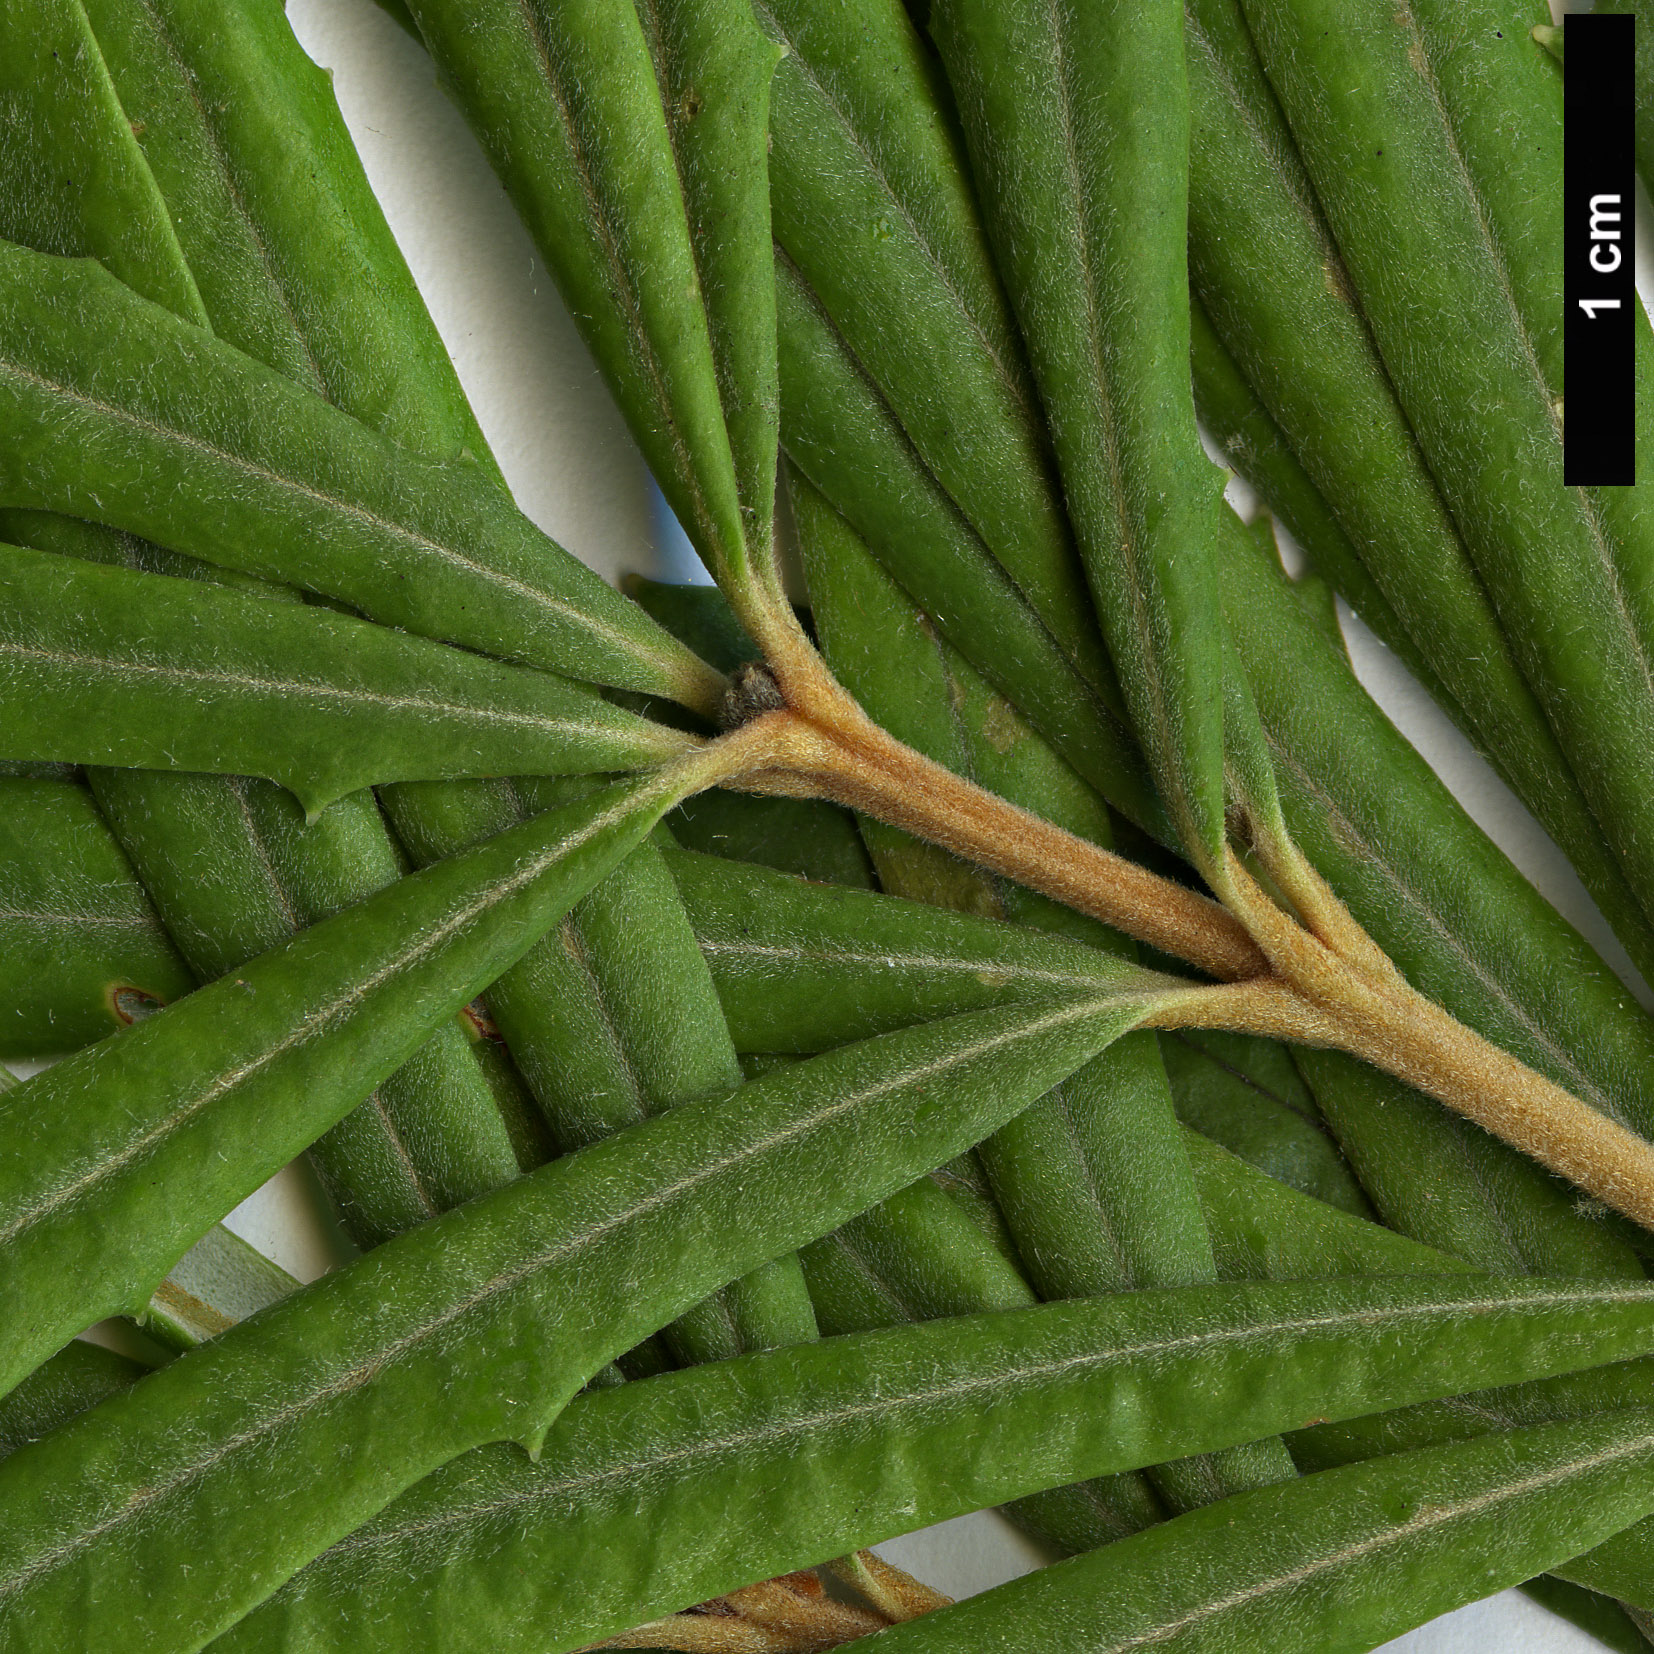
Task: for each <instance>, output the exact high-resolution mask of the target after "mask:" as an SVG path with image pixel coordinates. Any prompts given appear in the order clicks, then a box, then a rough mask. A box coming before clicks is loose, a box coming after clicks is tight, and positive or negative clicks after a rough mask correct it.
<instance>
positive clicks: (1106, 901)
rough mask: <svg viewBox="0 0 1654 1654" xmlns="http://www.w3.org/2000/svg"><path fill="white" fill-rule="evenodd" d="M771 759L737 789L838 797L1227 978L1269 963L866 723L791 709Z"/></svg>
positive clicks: (1165, 883)
mask: <svg viewBox="0 0 1654 1654" xmlns="http://www.w3.org/2000/svg"><path fill="white" fill-rule="evenodd" d="M761 726H768V727H767V730H766V733H767V735H768V737H769V740H770V743H771V750H772V752H773V757H772V759H771V762H770V763H769V764H767V765H766V766H765V767H763V768H761V769H756V770H753V771H749V772H748V773H746V774H743V775H741V776H740V777H739V779H738V780H734V781H733V782H731V783H730V784H733V785H737V786H740V787H742V788H744V789H746V790H749V791H752V792H768V793H783V794H789V795H793V796H803V797H814V798H829V799H832V800H833V801H834V802H835V803H838V804H844V805H847V806H849V807H850V808H851V809H854V810H861V811H864V812H865V813H866V814H868V815H871V816H876V817H877V818H878V819H879V820H880V821H885V822H888V823H889V824H890V825H891V826H893V827H901V828H904V829H906V830H907V831H908V832H910V833H912V834H914V835H915V836H916V837H918V838H922V839H925V840H927V841H929V842H930V843H931V844H936V845H940V846H941V847H942V848H943V849H944V850H951V851H952V852H953V853H954V854H955V855H957V856H960V857H962V858H963V859H965V860H966V861H970V862H974V863H976V864H977V865H978V866H980V867H985V868H987V869H988V870H989V871H990V872H993V873H998V874H1001V875H1002V876H1003V877H1005V878H1007V879H1011V880H1014V881H1015V882H1016V883H1018V884H1022V885H1026V886H1027V887H1028V888H1029V889H1031V890H1037V891H1039V892H1040V893H1041V894H1042V895H1045V896H1050V897H1051V898H1052V899H1053V900H1054V901H1059V902H1061V903H1063V904H1064V905H1065V906H1067V907H1072V908H1074V909H1076V910H1077V911H1078V912H1081V913H1085V914H1089V915H1090V917H1092V918H1093V919H1099V920H1101V921H1102V922H1103V923H1104V924H1106V925H1113V926H1114V927H1115V928H1116V929H1119V930H1123V931H1125V932H1126V933H1127V934H1128V935H1131V936H1135V937H1136V938H1137V939H1138V940H1139V941H1143V942H1147V943H1149V944H1150V945H1151V946H1153V947H1157V948H1159V949H1161V951H1162V952H1165V953H1170V954H1173V955H1175V956H1176V957H1177V958H1180V959H1186V960H1188V962H1189V963H1190V964H1191V965H1194V966H1196V967H1197V968H1198V969H1200V970H1203V971H1205V972H1206V973H1207V974H1208V975H1211V976H1215V977H1219V978H1221V979H1223V980H1226V981H1232V980H1237V979H1241V978H1245V977H1251V976H1257V975H1259V974H1261V973H1263V972H1264V971H1267V969H1268V961H1267V960H1266V959H1265V958H1264V956H1263V954H1262V953H1261V952H1260V951H1259V949H1258V947H1257V944H1256V943H1254V942H1253V941H1252V939H1251V938H1250V937H1249V936H1248V935H1247V934H1246V931H1245V929H1244V928H1243V927H1242V925H1241V924H1240V922H1239V921H1238V920H1237V919H1235V917H1234V916H1233V915H1232V914H1230V913H1227V912H1225V911H1224V909H1223V908H1221V907H1220V906H1219V905H1218V904H1217V903H1216V902H1214V901H1212V900H1211V899H1210V898H1209V897H1206V896H1202V895H1200V894H1199V893H1198V892H1196V891H1193V890H1188V889H1185V888H1184V887H1183V886H1182V885H1179V884H1173V883H1172V882H1171V881H1170V880H1169V879H1162V878H1160V877H1159V876H1158V875H1156V874H1154V873H1151V872H1149V871H1148V869H1147V868H1144V867H1140V866H1139V865H1138V864H1137V863H1136V862H1132V861H1127V860H1126V859H1125V857H1123V856H1117V855H1115V854H1114V853H1113V852H1112V851H1110V850H1104V849H1102V848H1101V847H1100V846H1098V845H1095V844H1092V843H1091V842H1089V841H1088V840H1086V839H1082V838H1077V837H1076V836H1075V835H1074V834H1072V833H1066V832H1064V831H1063V830H1062V829H1061V828H1060V827H1054V826H1052V824H1051V823H1050V822H1048V821H1045V820H1043V819H1042V818H1041V817H1039V816H1036V815H1033V814H1031V813H1030V812H1029V811H1027V810H1021V809H1018V808H1017V807H1016V806H1015V805H1014V804H1009V803H1007V802H1006V801H1005V800H1004V799H1002V798H999V797H996V796H995V795H994V794H993V793H989V792H985V791H984V790H983V789H982V788H980V787H977V786H973V785H972V784H971V783H970V782H968V781H964V780H961V779H960V778H959V777H958V776H957V775H955V774H954V773H953V772H952V771H951V770H948V769H944V768H943V767H942V765H940V764H937V763H934V762H932V761H931V760H930V759H928V758H925V757H924V756H923V755H921V754H919V753H916V752H914V751H913V750H912V749H911V748H909V747H904V746H903V745H902V744H901V743H900V742H899V741H896V740H893V739H892V738H891V737H890V736H888V735H886V734H885V732H884V731H883V730H882V729H880V728H879V727H878V726H877V725H876V724H873V723H871V722H870V721H868V720H867V719H866V718H865V717H862V716H861V715H860V713H859V711H858V713H857V722H856V724H855V725H853V726H852V727H851V728H850V729H848V730H846V729H844V728H842V727H840V728H838V729H835V730H834V731H833V732H832V733H831V734H828V733H826V732H825V731H823V730H822V729H821V728H819V727H818V726H817V725H816V724H814V723H809V722H806V721H804V720H803V719H801V718H799V717H798V716H797V715H796V714H794V713H791V712H777V713H769V714H766V715H765V716H764V717H763V718H761V719H759V720H758V721H757V722H756V723H754V724H752V725H749V726H748V728H751V729H755V730H756V729H758V728H760V727H761Z"/></svg>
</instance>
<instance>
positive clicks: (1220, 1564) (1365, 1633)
mask: <svg viewBox="0 0 1654 1654" xmlns="http://www.w3.org/2000/svg"><path fill="white" fill-rule="evenodd" d="M1651 1469H1654V1414H1651V1413H1649V1412H1648V1411H1647V1410H1644V1409H1639V1410H1637V1411H1634V1412H1627V1413H1616V1414H1611V1415H1609V1416H1608V1417H1606V1418H1603V1419H1600V1420H1597V1419H1593V1420H1587V1421H1585V1422H1583V1423H1574V1424H1563V1425H1550V1426H1546V1427H1543V1428H1540V1429H1535V1430H1522V1431H1512V1432H1510V1433H1508V1434H1504V1435H1493V1436H1488V1437H1485V1438H1483V1439H1482V1440H1480V1441H1474V1442H1469V1443H1466V1444H1464V1445H1462V1446H1457V1447H1448V1448H1440V1449H1431V1450H1428V1451H1425V1452H1420V1453H1409V1454H1401V1455H1398V1456H1397V1457H1395V1458H1393V1459H1382V1460H1377V1461H1375V1462H1374V1463H1372V1464H1366V1465H1358V1466H1354V1467H1352V1468H1350V1469H1347V1470H1335V1471H1328V1472H1326V1473H1325V1474H1323V1475H1320V1476H1308V1477H1305V1478H1303V1479H1302V1480H1300V1481H1296V1482H1288V1483H1284V1484H1282V1485H1279V1486H1276V1487H1268V1488H1260V1489H1258V1490H1257V1491H1255V1492H1252V1493H1243V1494H1240V1495H1238V1496H1237V1497H1236V1498H1234V1499H1228V1500H1225V1501H1224V1502H1223V1503H1222V1504H1218V1505H1211V1506H1208V1507H1207V1508H1206V1509H1204V1510H1199V1511H1195V1512H1193V1513H1191V1514H1190V1515H1187V1516H1183V1517H1179V1518H1178V1519H1177V1520H1176V1521H1174V1522H1167V1523H1165V1524H1163V1525H1162V1526H1161V1527H1158V1528H1151V1529H1149V1530H1148V1531H1147V1532H1146V1533H1143V1534H1138V1535H1134V1536H1133V1537H1132V1538H1130V1539H1123V1540H1121V1541H1120V1543H1119V1544H1118V1545H1111V1546H1108V1547H1107V1548H1106V1549H1104V1550H1101V1551H1097V1552H1094V1553H1093V1554H1092V1555H1090V1556H1087V1557H1080V1558H1076V1559H1074V1560H1073V1561H1070V1562H1063V1563H1058V1564H1057V1565H1056V1566H1055V1567H1053V1568H1047V1569H1045V1570H1043V1571H1042V1572H1040V1573H1035V1574H1029V1575H1026V1576H1024V1577H1023V1578H1022V1579H1019V1580H1015V1581H1013V1582H1012V1583H1011V1584H1010V1585H1004V1586H1000V1587H999V1588H998V1589H997V1590H994V1591H989V1592H986V1593H984V1594H983V1595H982V1596H979V1597H972V1598H970V1599H969V1600H967V1601H965V1602H963V1603H960V1604H958V1605H956V1606H955V1607H952V1608H945V1609H941V1610H939V1611H938V1612H936V1613H934V1614H928V1615H926V1616H925V1617H924V1618H923V1619H919V1620H914V1621H911V1622H910V1623H909V1624H907V1625H904V1626H898V1627H896V1628H895V1629H893V1630H891V1631H888V1632H886V1633H884V1635H885V1637H886V1639H887V1646H888V1647H890V1648H891V1649H892V1650H905V1649H922V1648H947V1649H949V1650H951V1651H956V1654H975V1651H977V1650H987V1649H990V1648H1003V1647H1005V1646H1006V1638H1007V1637H1008V1636H1015V1637H1016V1638H1017V1639H1031V1640H1032V1641H1033V1642H1034V1643H1036V1644H1037V1645H1038V1646H1039V1647H1041V1648H1048V1649H1052V1650H1063V1651H1075V1654H1078V1651H1080V1650H1084V1651H1086V1654H1106V1651H1112V1650H1124V1649H1127V1648H1137V1647H1141V1646H1142V1645H1143V1644H1145V1643H1152V1644H1154V1645H1156V1646H1160V1647H1166V1648H1174V1649H1177V1650H1179V1651H1180V1654H1181V1651H1185V1650H1188V1651H1193V1650H1197V1649H1198V1650H1217V1649H1220V1648H1221V1649H1228V1648H1250V1647H1264V1646H1267V1647H1270V1648H1276V1649H1281V1650H1283V1651H1291V1654H1298V1651H1301V1654H1333V1651H1334V1650H1348V1651H1350V1654H1356V1651H1359V1650H1362V1649H1368V1648H1373V1647H1375V1646H1376V1645H1377V1644H1379V1643H1381V1642H1384V1641H1386V1640H1387V1639H1389V1638H1391V1637H1394V1636H1398V1635H1399V1634H1400V1633H1401V1632H1403V1631H1407V1630H1410V1629H1411V1628H1412V1627H1413V1626H1415V1625H1420V1624H1422V1623H1423V1622H1424V1621H1426V1620H1429V1619H1433V1618H1434V1617H1435V1616H1436V1615H1438V1614H1443V1613H1446V1612H1448V1611H1449V1610H1450V1609H1453V1608H1457V1607H1459V1606H1461V1605H1462V1604H1464V1603H1467V1602H1473V1601H1475V1600H1476V1599H1477V1598H1479V1597H1483V1596H1488V1595H1491V1594H1492V1593H1493V1592H1495V1591H1498V1590H1501V1589H1503V1588H1505V1587H1507V1586H1511V1585H1516V1584H1519V1583H1521V1581H1523V1580H1524V1579H1527V1578H1529V1577H1530V1576H1531V1575H1533V1574H1535V1573H1538V1572H1541V1571H1543V1570H1544V1569H1546V1568H1548V1567H1550V1566H1552V1565H1553V1564H1555V1563H1557V1562H1560V1561H1562V1560H1563V1559H1565V1558H1566V1557H1567V1556H1569V1555H1571V1554H1574V1553H1576V1552H1577V1551H1579V1550H1580V1549H1582V1548H1585V1547H1588V1546H1590V1545H1591V1544H1592V1543H1593V1542H1594V1541H1596V1540H1597V1539H1600V1538H1603V1537H1605V1536H1606V1535H1608V1534H1610V1533H1613V1532H1614V1531H1615V1530H1616V1529H1617V1528H1621V1527H1624V1526H1625V1525H1626V1524H1627V1523H1629V1522H1633V1521H1635V1520H1637V1519H1638V1518H1639V1517H1640V1516H1643V1515H1646V1514H1647V1513H1648V1511H1649V1510H1650V1509H1654V1476H1651V1475H1650V1470H1651ZM1025 1645H1026V1644H1025Z"/></svg>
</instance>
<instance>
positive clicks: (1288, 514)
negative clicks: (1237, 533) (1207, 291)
mask: <svg viewBox="0 0 1654 1654" xmlns="http://www.w3.org/2000/svg"><path fill="white" fill-rule="evenodd" d="M1189 343H1190V350H1191V353H1192V364H1193V368H1194V382H1195V408H1196V411H1197V412H1198V413H1199V415H1200V422H1201V424H1202V426H1203V427H1204V428H1205V429H1206V431H1207V432H1208V433H1209V434H1210V435H1211V437H1212V438H1213V440H1214V441H1215V442H1216V443H1217V444H1218V446H1219V447H1220V448H1221V449H1222V450H1223V453H1224V457H1225V458H1226V459H1227V460H1228V461H1229V463H1230V464H1231V465H1232V466H1233V467H1234V468H1235V470H1236V472H1237V473H1238V474H1239V475H1240V476H1242V477H1244V478H1245V479H1246V480H1247V482H1249V483H1250V484H1251V485H1252V487H1253V488H1255V489H1256V490H1257V491H1258V493H1259V495H1261V496H1262V498H1263V501H1264V504H1265V505H1267V506H1268V508H1269V510H1270V512H1271V513H1272V514H1273V515H1274V516H1275V518H1276V519H1277V521H1279V522H1280V524H1281V526H1282V527H1283V528H1285V529H1286V530H1287V532H1288V533H1289V534H1291V536H1292V538H1293V539H1294V540H1296V541H1297V542H1298V545H1299V546H1300V548H1301V549H1302V550H1303V551H1304V553H1305V555H1306V556H1307V557H1308V558H1309V560H1310V563H1311V565H1312V566H1313V567H1314V568H1316V569H1318V570H1319V571H1320V572H1321V573H1322V574H1324V575H1325V576H1326V577H1327V579H1329V580H1330V581H1331V582H1332V583H1333V585H1334V586H1335V587H1336V588H1337V591H1338V594H1339V595H1340V596H1341V597H1342V598H1343V599H1344V601H1345V602H1346V603H1348V604H1349V606H1350V607H1351V608H1352V609H1353V610H1354V611H1355V612H1356V614H1358V615H1359V616H1360V617H1361V619H1362V620H1363V621H1364V622H1365V623H1366V625H1367V626H1368V627H1369V628H1370V629H1371V630H1372V632H1373V633H1374V634H1375V635H1376V636H1377V638H1378V639H1379V641H1380V642H1381V643H1382V644H1383V645H1384V646H1385V648H1387V649H1388V650H1390V651H1391V653H1393V654H1394V655H1395V656H1396V657H1397V659H1399V660H1400V661H1401V663H1402V665H1403V666H1405V667H1406V668H1407V670H1408V671H1409V672H1411V673H1412V675H1413V676H1414V677H1415V678H1417V679H1418V681H1419V682H1420V683H1421V684H1423V685H1424V687H1425V689H1426V690H1428V691H1429V693H1430V697H1431V699H1432V700H1434V701H1435V702H1436V704H1437V705H1438V706H1439V707H1441V708H1442V709H1443V710H1444V711H1445V712H1446V713H1447V714H1448V716H1449V717H1451V718H1452V719H1453V720H1454V721H1455V722H1459V721H1460V719H1461V718H1462V716H1463V714H1462V712H1461V710H1460V709H1459V708H1458V707H1457V706H1456V705H1455V703H1454V701H1453V697H1452V696H1451V695H1449V694H1448V692H1447V690H1446V689H1445V688H1444V687H1443V685H1442V683H1441V681H1440V680H1439V679H1438V678H1437V677H1436V674H1435V672H1434V670H1433V669H1432V668H1431V666H1430V664H1429V662H1428V661H1427V660H1426V659H1425V657H1424V655H1423V654H1421V653H1420V651H1419V648H1418V646H1417V645H1416V644H1415V643H1414V642H1413V639H1412V638H1411V637H1410V636H1409V635H1408V632H1407V630H1406V628H1405V627H1404V626H1403V625H1402V623H1401V620H1400V618H1399V617H1398V616H1397V614H1396V612H1395V610H1394V609H1392V608H1391V607H1390V600H1389V599H1388V598H1387V597H1385V595H1384V593H1383V592H1382V591H1380V590H1379V588H1378V586H1377V584H1376V583H1375V582H1374V580H1373V578H1372V576H1371V575H1370V574H1369V573H1368V572H1367V568H1366V565H1365V564H1364V563H1363V562H1362V561H1361V557H1360V554H1359V553H1358V552H1357V551H1356V549H1355V546H1354V544H1353V543H1352V542H1351V540H1350V538H1349V536H1348V535H1347V534H1346V533H1345V532H1344V530H1343V528H1342V526H1341V525H1340V524H1339V522H1338V519H1337V518H1336V517H1335V516H1334V515H1333V513H1332V508H1331V507H1330V506H1329V505H1328V504H1327V502H1326V501H1325V500H1324V499H1323V498H1322V497H1321V493H1320V490H1319V489H1317V488H1316V486H1315V484H1314V482H1313V481H1311V479H1310V476H1309V473H1308V472H1307V471H1305V470H1304V468H1303V466H1302V465H1301V464H1300V463H1299V460H1298V456H1297V455H1296V454H1295V453H1293V451H1292V449H1291V448H1290V447H1289V446H1288V445H1287V440H1286V437H1285V435H1284V433H1283V432H1282V431H1281V429H1280V427H1279V426H1278V425H1277V424H1276V423H1275V421H1274V420H1273V419H1272V418H1271V417H1270V414H1269V410H1268V409H1267V408H1265V407H1264V405H1263V403H1261V402H1260V401H1259V400H1258V396H1257V393H1256V392H1255V391H1254V390H1253V389H1252V387H1251V385H1249V384H1248V383H1247V381H1246V379H1245V377H1244V376H1243V375H1242V373H1241V371H1240V369H1239V368H1238V367H1237V366H1236V365H1235V360H1234V358H1233V357H1232V356H1230V354H1229V352H1228V350H1227V349H1226V348H1225V346H1224V343H1223V341H1222V340H1221V339H1220V338H1219V337H1218V336H1217V333H1216V332H1215V331H1214V330H1213V327H1212V323H1211V319H1210V318H1209V317H1208V316H1207V314H1206V312H1205V310H1204V309H1202V308H1201V304H1200V301H1199V299H1196V300H1195V301H1194V302H1193V304H1192V305H1191V306H1190V310H1189Z"/></svg>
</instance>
